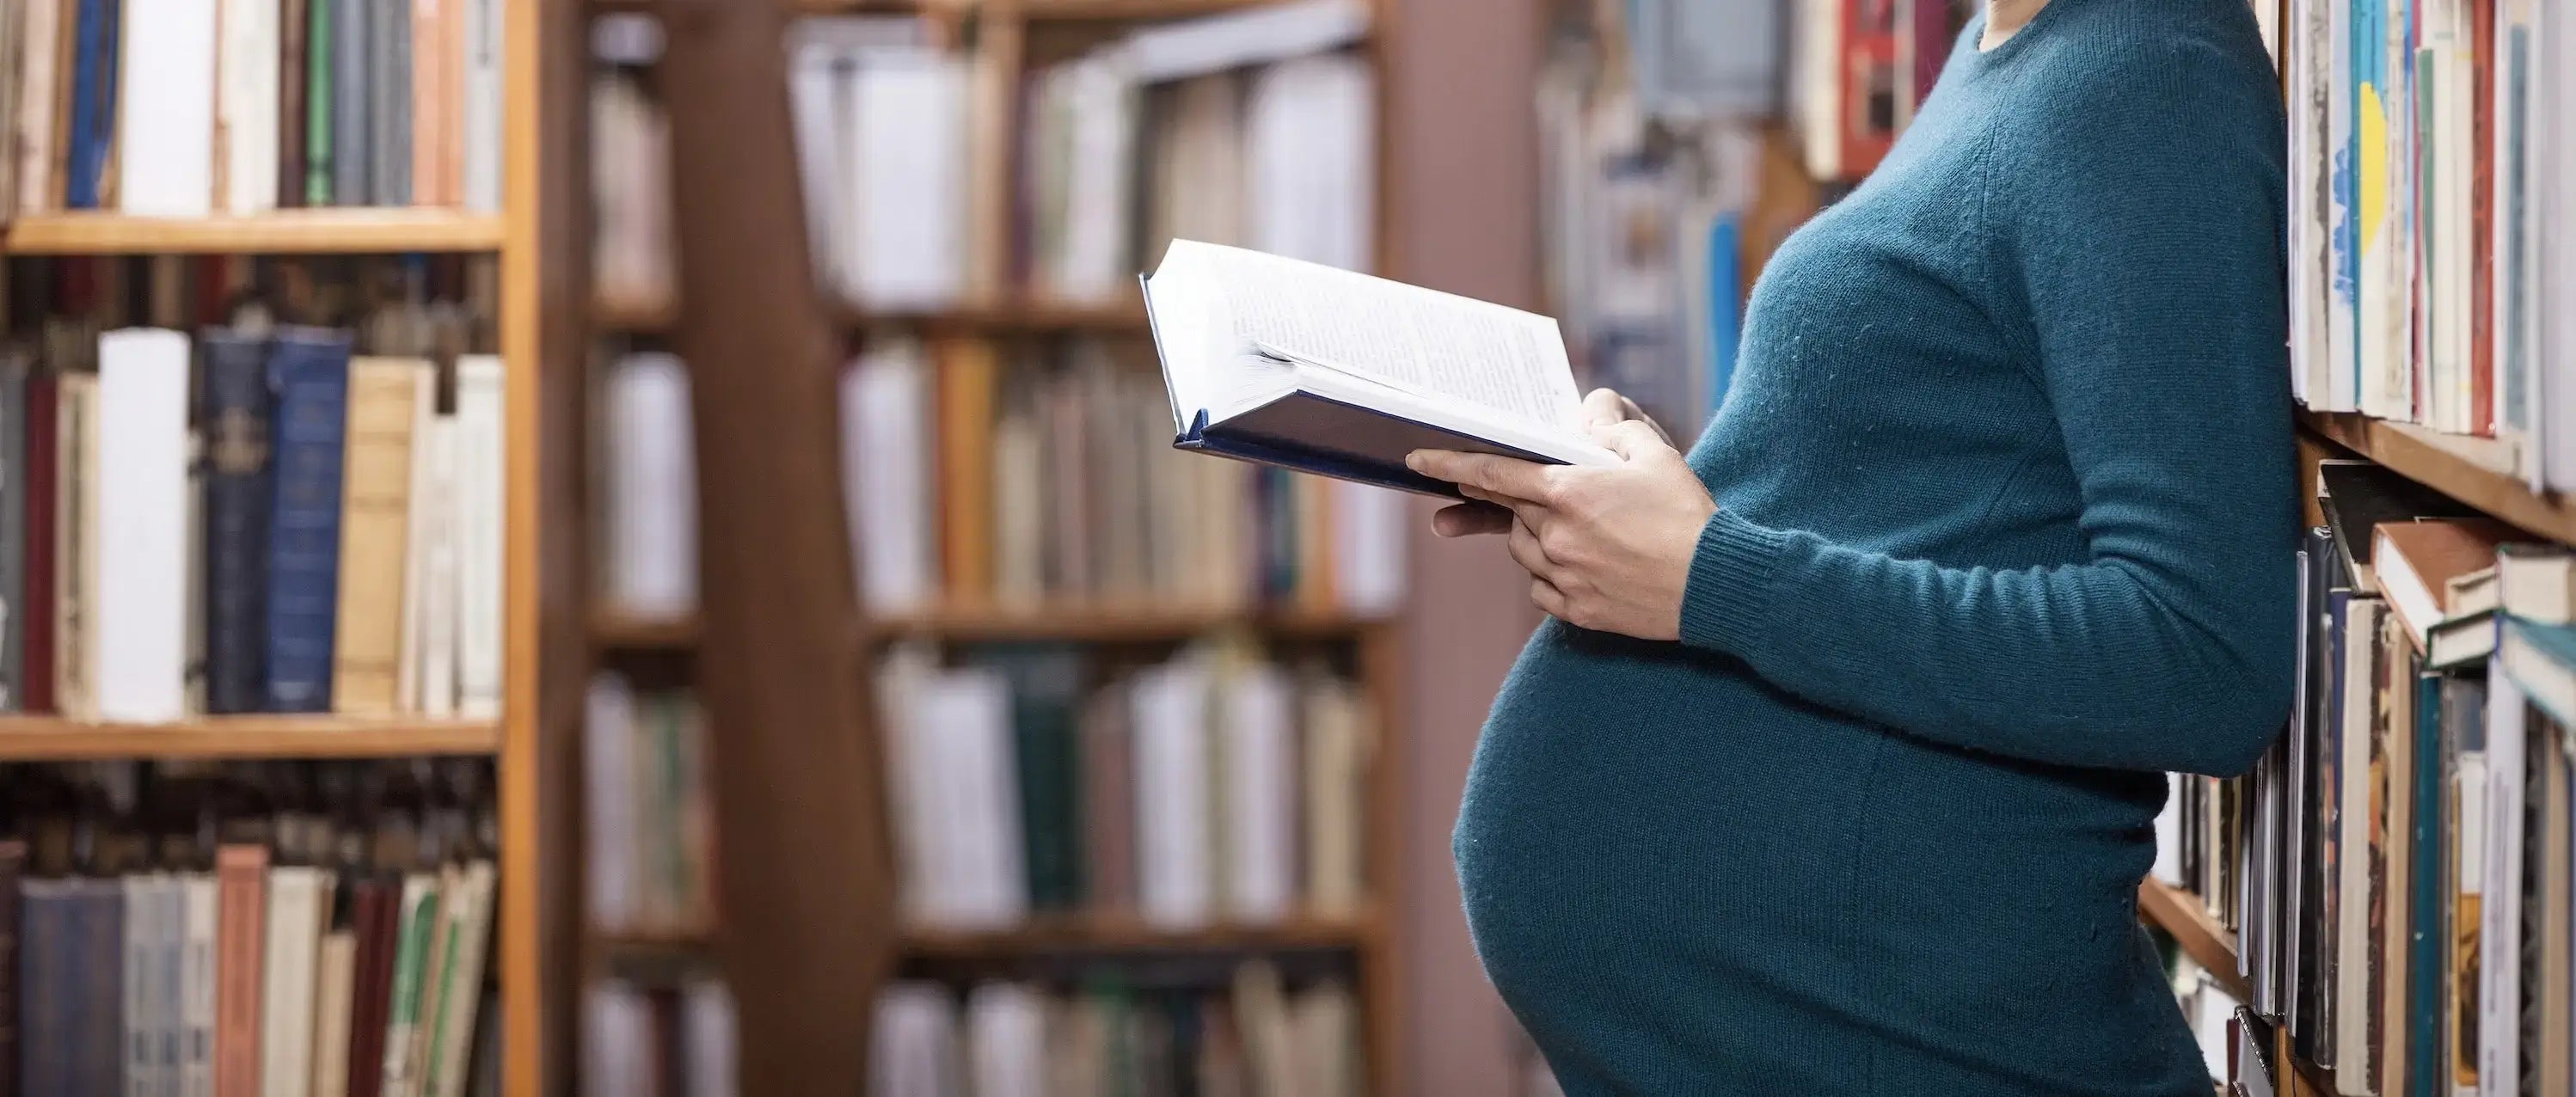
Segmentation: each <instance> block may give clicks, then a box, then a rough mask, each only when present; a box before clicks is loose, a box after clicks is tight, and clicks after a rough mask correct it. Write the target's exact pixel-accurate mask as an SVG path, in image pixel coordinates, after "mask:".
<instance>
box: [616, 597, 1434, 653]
mask: <svg viewBox="0 0 2576 1097" xmlns="http://www.w3.org/2000/svg"><path fill="white" fill-rule="evenodd" d="M1387 623H1388V621H1387V620H1386V619H1385V618H1379V617H1366V616H1359V615H1355V614H1348V613H1339V612H1315V611H1308V610H1250V611H1247V610H1227V609H1208V610H1193V609H1187V608H1173V607H1160V606H1105V607H1104V606H1060V607H1049V608H1043V609H1029V610H1012V609H1000V608H990V609H967V608H951V609H943V610H937V611H933V612H929V613H922V614H909V615H904V616H896V617H878V618H871V619H868V620H867V621H865V622H864V623H863V624H861V626H860V631H861V634H862V636H863V637H864V638H866V639H869V640H872V641H879V642H882V641H888V640H899V639H934V640H957V641H975V640H1056V641H1066V642H1090V643H1152V642H1156V641H1164V640H1186V639H1189V638H1191V637H1194V636H1202V635H1206V634H1208V633H1212V632H1222V631H1225V630H1227V629H1243V630H1247V631H1250V632H1254V633H1259V634H1262V635H1267V636H1279V637H1295V638H1334V637H1342V636H1350V635H1355V634H1358V633H1361V632H1365V631H1367V630H1370V629H1373V628H1379V627H1383V626H1384V625H1386V624H1387ZM590 631H591V643H592V644H593V645H594V646H596V647H600V648H603V649H608V650H618V651H674V650H686V649H688V648H693V647H696V646H697V644H698V640H699V625H698V621H697V620H696V619H695V618H693V617H690V618H660V619H656V618H640V617H632V616H628V615H623V614H617V613H601V614H596V615H594V616H593V617H592V618H591V626H590Z"/></svg>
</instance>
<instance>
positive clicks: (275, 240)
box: [0, 207, 504, 255]
mask: <svg viewBox="0 0 2576 1097" xmlns="http://www.w3.org/2000/svg"><path fill="white" fill-rule="evenodd" d="M503 235H504V234H503V231H502V221H501V218H500V217H498V216H494V215H490V214H479V213H468V212H466V211H463V210H454V209H365V208H338V207H333V208H317V209H287V210H279V211H277V212H275V213H265V214H259V215H256V216H251V217H206V218H157V217H127V216H125V215H123V214H118V213H109V212H92V211H81V212H73V213H47V214H37V215H34V216H28V217H20V218H18V219H17V220H16V221H14V222H12V223H11V224H10V225H9V228H8V232H7V235H6V236H5V237H0V239H5V245H4V246H0V250H5V251H7V252H8V253H9V254H13V255H168V254H178V253H199V252H223V253H232V252H240V253H254V254H290V253H326V252H329V253H371V252H414V251H497V250H499V249H500V247H501V241H502V237H503Z"/></svg>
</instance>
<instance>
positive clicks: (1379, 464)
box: [1144, 240, 1619, 498]
mask: <svg viewBox="0 0 2576 1097" xmlns="http://www.w3.org/2000/svg"><path fill="white" fill-rule="evenodd" d="M1144 287H1145V315H1146V318H1147V320H1148V322H1149V323H1150V324H1151V325H1152V327H1153V333H1154V349H1155V351H1156V352H1157V354H1158V355H1159V357H1160V358H1161V359H1162V364H1163V386H1164V388H1165V389H1166V390H1167V391H1168V392H1169V393H1170V394H1171V399H1172V421H1173V425H1174V427H1175V428H1176V431H1177V436H1176V437H1175V438H1174V440H1173V445H1174V446H1175V447H1177V448H1180V449H1184V450H1193V451H1197V452H1201V453H1211V454H1215V455H1217V456H1221V457H1232V458H1234V459H1236V460H1240V461H1250V462H1252V463H1254V464H1260V465H1272V466H1276V467H1279V468H1286V469H1292V470H1295V471H1298V472H1308V473H1314V474H1316V475H1319V476H1330V477H1333V478H1335V479H1340V480H1352V481H1356V482H1359V483H1363V484H1374V485H1377V486H1379V487H1388V488H1396V489H1399V490H1403V491H1411V492H1418V493H1421V494H1424V495H1439V496H1447V497H1451V498H1455V497H1456V496H1457V495H1458V490H1457V487H1456V485H1453V484H1447V483H1442V482H1440V481H1437V480H1432V479H1430V478H1428V477H1424V476H1421V475H1418V474H1416V473H1414V472H1413V471H1411V470H1409V469H1407V468H1405V467H1404V457H1405V455H1406V454H1408V453H1411V452H1412V451H1414V450H1417V449H1449V450H1462V451H1466V452H1470V453H1492V454H1499V455H1502V456H1507V457H1517V458H1520V459H1522V460H1527V461H1536V462H1540V463H1542V464H1556V465H1573V464H1582V465H1609V464H1617V463H1618V460H1619V459H1618V457H1617V456H1616V455H1615V454H1613V453H1611V452H1610V451H1609V450H1608V449H1606V448H1604V447H1603V446H1602V445H1600V444H1599V443H1598V442H1596V441H1594V440H1593V439H1592V438H1591V437H1589V436H1588V435H1587V434H1585V433H1584V431H1583V430H1582V429H1581V422H1582V397H1581V395H1580V394H1579V393H1578V392H1576V390H1575V387H1574V372H1573V367H1572V366H1571V364H1570V363H1569V362H1568V361H1567V359H1566V354H1565V340H1564V338H1563V337H1562V336H1560V335H1559V334H1558V333H1557V329H1556V321H1554V320H1551V319H1548V318H1547V317H1544V316H1539V315H1536V314H1533V313H1527V312H1522V311H1520V310H1518V309H1512V308H1505V307H1503V306H1501V305H1495V304H1489V303H1487V302H1483V301H1477V300H1473V299H1470V298H1465V297H1457V296H1453V295H1450V294H1446V293H1440V292H1437V291H1434V290H1428V289H1423V288H1421V287H1419V286H1408V285H1405V284H1403V283H1400V282H1390V281H1387V280H1385V279H1382V278H1372V277H1370V276H1368V275H1365V274H1356V273H1353V272H1350V271H1346V270H1340V269H1336V268H1333V267H1327V266H1323V265H1321V264H1316V263H1307V262H1301V261H1299V260H1295V259H1286V258H1281V257H1279V256H1275V255H1265V254H1263V253H1261V252H1257V251H1246V250H1244V249H1241V248H1230V247H1221V246H1218V245H1215V244H1202V243H1199V242H1196V241H1192V240H1175V241H1173V242H1172V246H1171V249H1170V250H1169V251H1167V252H1165V253H1164V256H1163V262H1162V265H1161V267H1159V268H1158V269H1156V270H1155V272H1154V275H1153V277H1151V278H1147V279H1145V280H1144Z"/></svg>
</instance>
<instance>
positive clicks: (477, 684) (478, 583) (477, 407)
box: [453, 355, 508, 719]
mask: <svg viewBox="0 0 2576 1097" xmlns="http://www.w3.org/2000/svg"><path fill="white" fill-rule="evenodd" d="M501 368H502V367H501V360H500V359H499V358H495V357H490V356H487V355H466V356H463V357H460V358H458V359H457V361H456V431H457V438H456V447H455V448H456V476H455V483H454V485H453V491H454V493H455V496H456V499H457V504H456V521H455V523H454V526H453V530H454V533H455V542H456V586H457V602H458V604H457V614H456V618H457V619H456V631H457V643H456V648H457V654H456V692H457V709H458V711H459V712H461V713H462V714H464V715H466V716H468V717H474V718H483V719H488V718H490V717H493V716H497V715H499V714H500V711H501V638H502V632H503V627H502V623H501V577H502V576H501V573H502V563H503V561H502V556H503V552H504V549H503V546H502V538H501V496H502V482H501V481H502V475H503V466H502V462H503V451H504V450H505V449H506V447H507V445H508V439H507V438H506V437H505V435H504V432H503V430H502V425H501V419H502V376H501Z"/></svg>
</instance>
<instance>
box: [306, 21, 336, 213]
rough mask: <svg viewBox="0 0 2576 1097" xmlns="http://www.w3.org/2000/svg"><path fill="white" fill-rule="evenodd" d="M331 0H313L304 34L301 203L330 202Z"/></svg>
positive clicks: (314, 204) (320, 204) (334, 39)
mask: <svg viewBox="0 0 2576 1097" xmlns="http://www.w3.org/2000/svg"><path fill="white" fill-rule="evenodd" d="M334 6H335V5H334V4H333V2H332V0H313V2H312V7H311V16H312V18H311V24H310V26H309V27H308V28H307V29H306V32H305V35H304V104H305V106H304V204H305V205H308V206H327V205H330V204H331V49H332V45H333V44H334V43H335V42H336V41H337V39H336V38H335V37H334V36H333V35H332V33H331V9H332V8H333V7H334Z"/></svg>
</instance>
